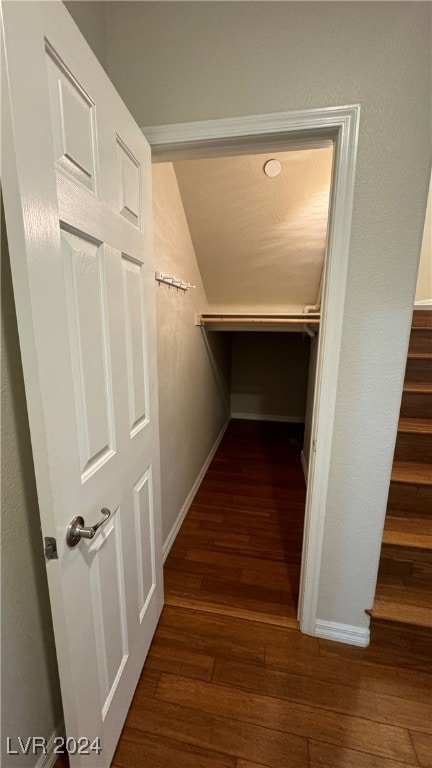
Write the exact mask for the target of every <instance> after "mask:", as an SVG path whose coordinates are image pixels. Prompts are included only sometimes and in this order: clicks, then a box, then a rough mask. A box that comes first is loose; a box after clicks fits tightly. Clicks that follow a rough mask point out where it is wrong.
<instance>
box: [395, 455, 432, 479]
mask: <svg viewBox="0 0 432 768" xmlns="http://www.w3.org/2000/svg"><path fill="white" fill-rule="evenodd" d="M391 479H392V481H393V482H398V483H417V484H419V485H432V467H431V465H430V464H423V463H420V462H416V461H394V462H393V469H392V474H391Z"/></svg>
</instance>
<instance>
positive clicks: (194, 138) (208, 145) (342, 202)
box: [142, 104, 360, 642]
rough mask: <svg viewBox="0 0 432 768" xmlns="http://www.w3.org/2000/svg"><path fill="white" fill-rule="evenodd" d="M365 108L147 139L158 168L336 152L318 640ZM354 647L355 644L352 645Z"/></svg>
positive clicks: (310, 596)
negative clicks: (288, 152)
mask: <svg viewBox="0 0 432 768" xmlns="http://www.w3.org/2000/svg"><path fill="white" fill-rule="evenodd" d="M359 123H360V105H359V104H353V105H349V106H340V107H325V108H322V109H307V110H299V111H295V112H278V113H275V114H268V115H252V116H249V117H234V118H228V119H219V120H204V121H201V122H191V123H177V124H173V125H161V126H149V127H147V128H143V129H142V130H143V133H144V135H145V136H146V138H147V139H148V141H149V142H150V145H151V147H152V154H153V159H154V160H156V161H158V160H159V161H166V160H176V159H179V158H183V159H190V158H192V157H217V156H222V155H227V154H246V153H251V152H258V151H262V152H265V151H267V150H269V149H276V148H279V150H283V149H284V148H285V149H286V148H288V147H289V148H301V147H305V146H309V147H310V146H323V145H328V144H329V142H332V143H333V146H334V159H333V173H332V190H331V201H330V216H329V226H328V237H327V251H326V261H325V271H324V285H323V299H322V316H321V328H320V334H319V341H318V360H317V373H316V385H315V399H314V407H313V418H312V434H311V436H312V439H311V444H312V445H313V446H314V447H313V450H312V451H311V454H310V457H309V467H308V470H309V471H308V490H307V496H306V515H305V531H304V536H303V553H302V569H301V581H300V596H299V614H298V615H299V622H300V629H301V631H302V632H305V633H307V634H311V635H315V634H316V633H317V627H316V620H317V604H318V588H319V580H320V576H321V556H322V546H323V540H324V526H325V518H326V507H327V485H328V477H329V472H330V459H331V448H332V442H333V424H334V415H335V408H336V392H337V389H338V386H337V385H338V376H339V366H340V353H341V341H342V326H343V319H344V311H345V288H346V276H347V269H348V257H349V244H350V233H351V218H352V208H353V198H354V180H355V169H356V158H357V144H358V132H359ZM347 642H348V641H347Z"/></svg>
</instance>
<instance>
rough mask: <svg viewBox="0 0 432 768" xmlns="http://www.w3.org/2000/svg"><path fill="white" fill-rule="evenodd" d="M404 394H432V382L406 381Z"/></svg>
mask: <svg viewBox="0 0 432 768" xmlns="http://www.w3.org/2000/svg"><path fill="white" fill-rule="evenodd" d="M403 390H404V392H424V393H429V392H432V381H406V382H405V383H404V386H403Z"/></svg>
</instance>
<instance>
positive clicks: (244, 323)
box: [197, 314, 320, 330]
mask: <svg viewBox="0 0 432 768" xmlns="http://www.w3.org/2000/svg"><path fill="white" fill-rule="evenodd" d="M319 323H320V316H319V315H318V314H311V315H256V314H254V315H246V314H243V315H240V314H238V315H236V314H232V315H231V314H217V315H216V314H215V315H211V314H205V315H200V316H199V317H198V323H197V324H198V325H203V326H207V327H208V328H209V329H210V330H218V329H224V330H235V329H236V328H238V329H239V330H249V329H250V328H253V329H255V328H257V327H259V329H260V330H276V329H280V330H282V329H284V328H290V329H293V327H294V326H299V330H301V329H302V327H303V326H304V325H308V326H314V327H316V326H318V325H319Z"/></svg>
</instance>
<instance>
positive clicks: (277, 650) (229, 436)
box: [112, 421, 432, 768]
mask: <svg viewBox="0 0 432 768" xmlns="http://www.w3.org/2000/svg"><path fill="white" fill-rule="evenodd" d="M299 439H300V435H299V432H298V428H297V427H292V426H291V427H288V426H287V425H282V424H263V423H259V422H235V421H233V422H231V424H230V426H229V429H228V431H227V433H226V435H225V437H224V440H223V441H222V443H221V446H220V448H219V450H218V452H217V454H216V456H215V458H214V460H213V462H212V465H211V467H210V469H209V471H208V473H207V475H206V477H205V479H204V481H203V484H202V486H201V488H200V490H199V492H198V494H197V496H196V498H195V500H194V503H193V505H192V507H191V509H190V511H189V513H188V515H187V518H186V520H185V522H184V524H183V526H182V529H181V531H180V533H179V536H178V537H177V539H176V541H175V543H174V546H173V548H172V551H171V553H170V555H169V557H168V559H167V562H166V567H165V578H166V602H167V604H166V606H165V608H164V610H163V612H162V615H161V619H160V621H159V625H158V628H157V630H156V634H155V637H154V640H153V642H152V645H151V648H150V652H149V655H148V658H147V661H146V664H145V666H144V669H143V672H142V675H141V678H140V681H139V683H138V686H137V690H136V693H135V697H134V700H133V702H132V705H131V708H130V711H129V714H128V717H127V720H126V724H125V727H124V729H123V732H122V735H121V738H120V741H119V745H118V748H117V751H116V754H115V757H114V761H113V764H112V768H403V766H422V768H428V766H429V768H430V766H431V755H432V749H431V743H430V734H431V722H432V718H431V708H430V693H431V689H430V678H429V676H428V672H427V670H428V667H429V666H430V648H429V646H428V644H427V639H425V637H424V635H423V634H422V631H421V630H419V629H417V628H415V627H410V626H407V627H404V628H403V631H401V630H400V628H399V626H398V625H392V624H391V623H390V622H380V623H379V624H378V626H377V628H376V630H375V632H374V635H373V638H372V643H371V645H370V647H369V648H367V649H360V648H355V647H353V646H347V645H342V644H339V643H333V642H330V641H325V640H318V639H317V638H312V637H308V636H306V635H302V634H301V633H300V632H299V630H298V628H297V622H296V604H297V599H298V588H299V566H300V558H301V541H302V528H303V513H304V501H305V484H304V480H303V476H302V470H301V465H300V449H299Z"/></svg>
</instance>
